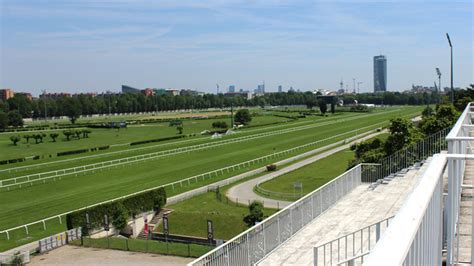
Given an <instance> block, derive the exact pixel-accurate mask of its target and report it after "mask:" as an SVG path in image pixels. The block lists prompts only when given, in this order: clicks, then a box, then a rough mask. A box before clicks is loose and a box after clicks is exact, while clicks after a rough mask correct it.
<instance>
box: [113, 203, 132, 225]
mask: <svg viewBox="0 0 474 266" xmlns="http://www.w3.org/2000/svg"><path fill="white" fill-rule="evenodd" d="M128 217H129V216H128V211H127V209H126V208H125V207H124V206H123V204H118V205H117V209H116V210H115V212H114V213H113V215H112V224H113V225H114V227H115V228H116V229H117V230H119V231H121V230H123V229H124V228H125V227H126V226H127V224H128Z"/></svg>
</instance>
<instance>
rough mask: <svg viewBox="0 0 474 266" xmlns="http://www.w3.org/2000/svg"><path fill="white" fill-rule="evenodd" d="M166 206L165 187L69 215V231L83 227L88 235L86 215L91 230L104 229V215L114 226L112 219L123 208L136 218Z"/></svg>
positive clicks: (67, 221) (67, 220)
mask: <svg viewBox="0 0 474 266" xmlns="http://www.w3.org/2000/svg"><path fill="white" fill-rule="evenodd" d="M165 204H166V191H165V189H164V188H163V187H160V188H157V189H154V190H150V191H146V192H143V193H140V194H136V195H133V196H130V197H128V198H125V199H121V200H116V201H113V202H109V203H105V204H101V205H97V206H95V207H91V208H88V209H84V210H80V211H76V212H72V213H69V214H67V215H66V224H67V228H68V229H72V228H76V227H82V228H84V229H85V233H87V230H88V229H87V227H86V213H87V214H89V221H90V229H92V230H94V229H99V228H103V227H104V215H107V216H108V217H109V223H110V224H112V217H113V216H114V214H115V212H116V211H117V210H118V209H119V208H121V207H122V206H123V207H124V208H125V209H126V210H127V211H128V213H129V215H130V216H132V217H134V216H136V215H138V214H140V213H142V212H147V211H151V210H155V211H158V210H160V209H161V208H162V207H163V206H165Z"/></svg>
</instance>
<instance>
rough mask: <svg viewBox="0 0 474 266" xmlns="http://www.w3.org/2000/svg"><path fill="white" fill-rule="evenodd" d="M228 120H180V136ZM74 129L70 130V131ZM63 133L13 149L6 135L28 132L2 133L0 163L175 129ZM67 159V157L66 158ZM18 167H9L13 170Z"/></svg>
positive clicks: (260, 120)
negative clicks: (71, 136) (83, 135)
mask: <svg viewBox="0 0 474 266" xmlns="http://www.w3.org/2000/svg"><path fill="white" fill-rule="evenodd" d="M223 120H229V122H228V123H230V118H222V119H200V120H183V128H184V131H183V134H199V133H200V132H202V131H203V130H206V129H207V130H212V127H211V125H212V123H213V122H215V121H223ZM286 120H288V119H287V118H283V117H276V116H270V115H262V116H256V117H254V119H253V122H252V125H265V124H270V123H275V122H282V121H286ZM73 130H74V129H73ZM62 131H63V130H53V131H46V132H44V133H45V134H46V135H47V137H46V138H45V139H44V143H39V144H35V141H34V140H33V139H30V141H29V144H28V143H26V140H25V139H22V140H21V141H20V142H19V143H18V144H17V146H14V145H13V144H12V142H11V141H10V136H12V135H20V136H24V135H27V134H32V133H27V132H25V133H16V132H15V133H2V134H0V150H2V153H0V160H6V159H15V158H21V157H28V156H37V155H38V156H45V157H49V155H53V156H55V155H56V154H57V153H58V152H62V151H71V150H79V149H87V148H94V147H99V146H106V145H120V144H127V143H130V142H134V141H141V140H148V139H157V138H165V137H171V136H176V135H177V130H176V127H170V126H169V123H153V124H142V125H130V126H128V127H127V128H125V129H120V130H116V129H91V131H92V133H91V134H90V137H89V138H87V139H73V140H70V141H67V140H66V137H65V136H64V135H63V134H62ZM52 132H56V133H58V134H59V137H58V140H57V142H53V141H52V139H51V138H50V137H49V134H50V133H52ZM67 157H69V156H67ZM16 165H19V164H13V165H11V166H10V167H14V166H16Z"/></svg>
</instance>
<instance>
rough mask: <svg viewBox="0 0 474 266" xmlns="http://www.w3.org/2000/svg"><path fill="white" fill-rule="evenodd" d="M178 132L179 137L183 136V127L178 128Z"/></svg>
mask: <svg viewBox="0 0 474 266" xmlns="http://www.w3.org/2000/svg"><path fill="white" fill-rule="evenodd" d="M176 130H178V134H179V135H181V134H183V126H178V127H176Z"/></svg>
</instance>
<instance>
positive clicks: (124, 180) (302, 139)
mask: <svg viewBox="0 0 474 266" xmlns="http://www.w3.org/2000/svg"><path fill="white" fill-rule="evenodd" d="M391 110H397V111H395V112H387V113H380V114H376V115H372V116H364V115H362V116H357V117H358V119H356V120H354V121H353V122H351V123H347V122H340V123H336V124H333V125H330V126H322V127H316V128H312V129H308V130H303V131H298V132H292V133H287V134H283V135H279V136H273V137H268V138H262V139H257V140H253V141H247V142H241V143H235V144H229V145H224V146H220V147H218V148H213V149H209V150H203V151H197V152H192V153H186V154H180V155H176V156H172V157H167V158H163V159H159V160H153V161H146V162H143V163H137V164H133V165H127V166H125V167H120V168H117V169H115V168H114V169H107V170H106V171H103V172H96V173H91V174H86V175H80V176H78V177H77V178H76V177H71V178H64V179H62V180H60V181H55V182H49V183H46V184H44V185H34V186H32V187H27V188H22V189H16V190H13V191H9V192H5V191H3V192H0V229H6V228H10V227H13V226H17V225H22V224H25V223H28V222H32V221H36V220H38V219H42V218H46V217H49V216H52V215H56V214H60V213H63V212H65V211H69V210H72V209H76V208H79V207H83V206H87V205H90V204H93V203H96V202H100V201H104V200H107V199H111V198H115V197H118V196H122V195H125V194H128V193H132V192H136V191H141V190H143V189H146V188H150V187H154V186H159V185H162V184H166V183H169V182H173V181H176V180H180V179H183V178H186V177H189V176H192V175H195V174H199V173H204V172H207V171H211V170H215V169H218V168H221V167H224V166H229V165H232V164H235V163H240V162H243V161H247V160H249V159H253V158H257V157H260V156H263V155H268V154H272V153H273V152H275V150H276V151H281V150H284V149H288V148H292V147H295V146H297V145H301V144H305V143H309V142H313V141H316V140H321V139H324V138H327V137H332V136H334V135H336V134H339V133H342V132H347V131H349V130H353V129H357V128H361V127H365V126H370V127H371V128H375V127H377V126H374V124H376V123H378V122H382V121H385V122H388V120H389V119H390V118H393V117H398V116H403V115H416V114H417V113H419V111H420V108H401V109H391ZM325 119H326V118H323V120H325ZM327 119H331V118H327ZM368 129H370V128H367V129H365V130H368ZM267 130H271V127H268V129H267ZM358 133H362V131H359V132H358ZM349 136H352V134H351V135H345V136H341V137H338V138H334V139H331V140H330V141H328V142H326V143H320V145H319V144H318V145H315V146H312V147H309V148H308V149H305V150H300V151H298V152H297V153H293V154H288V155H286V156H283V157H280V158H277V159H274V161H277V160H281V159H283V158H285V157H290V156H293V155H295V154H298V153H301V152H304V151H306V150H310V149H314V148H317V147H321V146H325V145H328V144H330V143H332V142H335V141H337V140H342V139H345V138H347V137H349ZM266 163H269V162H262V163H260V164H255V165H251V166H249V167H247V168H246V169H241V170H240V171H236V172H231V173H224V174H223V175H221V176H219V177H217V178H215V177H213V179H206V180H205V181H202V180H199V182H198V183H192V184H190V185H186V184H184V187H183V188H176V189H175V190H174V191H172V190H169V191H167V192H168V194H169V195H173V194H177V193H180V192H183V191H186V190H189V189H192V188H195V187H199V186H202V185H205V184H207V183H212V182H215V181H217V180H219V179H223V178H226V177H228V176H232V175H235V174H238V173H240V172H244V171H247V170H249V169H254V168H256V167H259V166H263V165H265V164H266ZM203 228H204V225H203ZM3 241H6V240H5V235H4V234H0V242H3Z"/></svg>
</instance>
